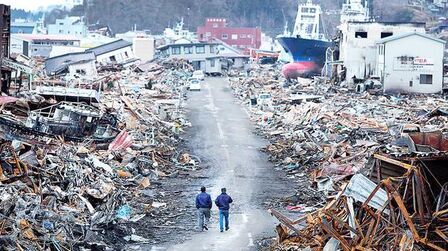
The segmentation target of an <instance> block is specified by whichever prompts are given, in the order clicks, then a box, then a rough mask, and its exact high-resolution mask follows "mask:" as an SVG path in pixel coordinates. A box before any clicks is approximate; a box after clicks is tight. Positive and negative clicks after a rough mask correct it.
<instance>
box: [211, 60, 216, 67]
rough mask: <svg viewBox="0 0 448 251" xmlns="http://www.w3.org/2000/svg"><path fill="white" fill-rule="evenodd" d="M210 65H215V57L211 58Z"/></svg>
mask: <svg viewBox="0 0 448 251" xmlns="http://www.w3.org/2000/svg"><path fill="white" fill-rule="evenodd" d="M210 66H211V67H215V60H214V59H210Z"/></svg>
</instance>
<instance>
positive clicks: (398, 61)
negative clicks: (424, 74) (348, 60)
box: [394, 56, 434, 71]
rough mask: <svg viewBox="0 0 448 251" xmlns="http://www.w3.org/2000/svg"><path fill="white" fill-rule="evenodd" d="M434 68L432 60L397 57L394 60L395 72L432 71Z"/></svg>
mask: <svg viewBox="0 0 448 251" xmlns="http://www.w3.org/2000/svg"><path fill="white" fill-rule="evenodd" d="M433 68H434V61H433V60H432V59H431V58H422V57H409V56H401V57H396V58H395V60H394V70H395V71H417V70H419V71H422V70H423V71H432V70H433Z"/></svg>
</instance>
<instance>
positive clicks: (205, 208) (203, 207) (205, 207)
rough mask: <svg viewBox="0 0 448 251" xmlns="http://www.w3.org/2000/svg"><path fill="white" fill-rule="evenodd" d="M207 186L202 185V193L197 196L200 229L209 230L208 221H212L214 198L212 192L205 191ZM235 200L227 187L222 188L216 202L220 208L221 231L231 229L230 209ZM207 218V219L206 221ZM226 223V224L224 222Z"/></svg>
mask: <svg viewBox="0 0 448 251" xmlns="http://www.w3.org/2000/svg"><path fill="white" fill-rule="evenodd" d="M205 191H206V189H205V187H201V193H200V194H198V195H197V196H196V208H197V209H198V227H199V230H200V231H204V229H205V230H208V223H209V221H210V209H211V208H212V200H211V197H210V194H208V193H206V192H205ZM232 202H233V200H232V198H231V197H230V196H229V195H228V194H227V191H226V189H225V188H222V189H221V195H219V196H218V197H217V198H216V200H215V204H216V206H217V207H218V208H219V228H220V230H221V232H224V226H225V230H226V231H227V230H229V209H230V204H231V203H232ZM204 218H205V221H204ZM224 223H225V224H224Z"/></svg>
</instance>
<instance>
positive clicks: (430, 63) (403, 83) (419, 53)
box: [376, 32, 445, 93]
mask: <svg viewBox="0 0 448 251" xmlns="http://www.w3.org/2000/svg"><path fill="white" fill-rule="evenodd" d="M444 48H445V41H444V40H440V39H437V38H434V37H431V36H430V35H427V34H423V33H417V32H412V33H406V34H401V35H395V36H391V37H387V38H384V39H381V40H379V41H378V42H377V55H378V63H377V67H376V68H377V73H378V74H377V75H379V76H380V78H381V82H382V83H383V90H384V92H388V93H389V92H392V93H411V92H414V93H440V92H441V91H442V87H443V52H444Z"/></svg>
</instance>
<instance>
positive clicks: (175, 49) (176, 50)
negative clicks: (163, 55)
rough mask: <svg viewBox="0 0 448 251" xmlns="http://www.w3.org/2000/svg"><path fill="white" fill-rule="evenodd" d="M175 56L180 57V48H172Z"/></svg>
mask: <svg viewBox="0 0 448 251" xmlns="http://www.w3.org/2000/svg"><path fill="white" fill-rule="evenodd" d="M171 50H172V54H173V55H179V54H180V47H173V48H171Z"/></svg>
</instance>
